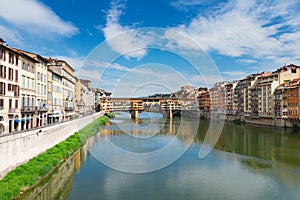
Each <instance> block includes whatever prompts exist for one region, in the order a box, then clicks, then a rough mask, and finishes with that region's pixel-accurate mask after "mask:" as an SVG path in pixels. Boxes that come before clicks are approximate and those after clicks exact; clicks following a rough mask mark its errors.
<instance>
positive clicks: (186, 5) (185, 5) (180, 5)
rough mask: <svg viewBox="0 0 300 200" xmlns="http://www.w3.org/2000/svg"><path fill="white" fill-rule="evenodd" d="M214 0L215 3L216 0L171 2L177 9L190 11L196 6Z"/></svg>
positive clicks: (179, 0)
mask: <svg viewBox="0 0 300 200" xmlns="http://www.w3.org/2000/svg"><path fill="white" fill-rule="evenodd" d="M213 2H214V3H215V2H216V0H177V1H171V3H170V4H171V6H173V7H175V8H177V9H180V10H185V11H188V10H190V9H191V8H195V6H199V5H200V6H201V5H202V6H207V5H209V4H211V3H213Z"/></svg>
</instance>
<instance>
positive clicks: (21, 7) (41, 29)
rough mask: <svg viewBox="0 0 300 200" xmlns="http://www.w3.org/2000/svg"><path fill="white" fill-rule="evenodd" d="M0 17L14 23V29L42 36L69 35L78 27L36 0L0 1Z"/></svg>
mask: <svg viewBox="0 0 300 200" xmlns="http://www.w3.org/2000/svg"><path fill="white" fill-rule="evenodd" d="M0 18H2V19H4V20H5V21H6V22H8V23H10V24H12V25H14V27H15V29H16V30H18V29H20V30H25V31H26V32H28V33H31V34H34V35H39V36H41V37H44V36H45V34H46V33H47V34H57V35H61V36H67V37H71V36H73V35H75V34H77V33H78V28H77V27H75V26H74V25H73V24H71V23H70V22H66V21H64V20H62V19H61V18H60V17H59V16H58V15H56V14H55V13H54V11H53V10H52V9H51V8H49V7H47V6H46V5H44V4H42V3H40V2H38V1H37V0H9V1H1V6H0Z"/></svg>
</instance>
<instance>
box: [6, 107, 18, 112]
mask: <svg viewBox="0 0 300 200" xmlns="http://www.w3.org/2000/svg"><path fill="white" fill-rule="evenodd" d="M18 112H19V109H17V108H10V109H9V110H8V113H18Z"/></svg>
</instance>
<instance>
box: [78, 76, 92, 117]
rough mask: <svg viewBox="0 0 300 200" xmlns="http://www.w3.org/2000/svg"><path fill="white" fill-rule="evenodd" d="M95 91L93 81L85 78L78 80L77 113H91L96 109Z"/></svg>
mask: <svg viewBox="0 0 300 200" xmlns="http://www.w3.org/2000/svg"><path fill="white" fill-rule="evenodd" d="M94 98H95V97H94V92H93V90H92V88H91V81H89V80H84V79H77V80H76V115H77V116H82V115H87V114H91V113H92V112H93V111H94V104H95V103H94Z"/></svg>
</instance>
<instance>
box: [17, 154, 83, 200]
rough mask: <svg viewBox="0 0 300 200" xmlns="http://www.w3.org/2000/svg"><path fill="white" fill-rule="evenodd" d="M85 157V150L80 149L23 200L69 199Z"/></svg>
mask: <svg viewBox="0 0 300 200" xmlns="http://www.w3.org/2000/svg"><path fill="white" fill-rule="evenodd" d="M84 156H85V151H84V148H80V149H79V150H78V151H77V152H76V153H75V154H74V155H73V156H72V157H70V158H69V159H68V160H66V161H65V162H64V163H63V164H62V165H61V166H59V168H58V169H57V170H55V172H54V173H53V174H51V175H50V176H49V177H47V178H46V179H44V180H43V181H42V182H41V184H39V185H38V186H36V187H35V188H34V189H33V190H32V191H30V192H29V193H26V194H25V195H24V196H23V197H22V199H28V200H32V199H67V198H68V196H69V193H70V192H71V190H72V187H73V182H74V173H75V170H79V169H80V167H81V164H82V163H83V161H84Z"/></svg>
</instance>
